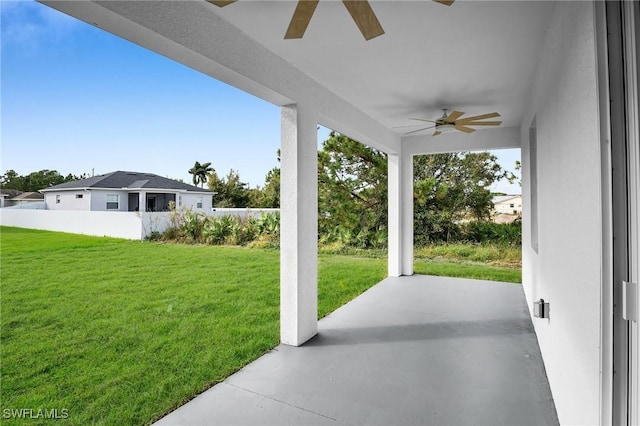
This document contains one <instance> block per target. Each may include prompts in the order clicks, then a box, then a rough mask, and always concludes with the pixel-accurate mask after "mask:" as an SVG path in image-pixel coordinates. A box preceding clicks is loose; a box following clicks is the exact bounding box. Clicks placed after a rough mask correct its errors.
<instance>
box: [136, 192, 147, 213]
mask: <svg viewBox="0 0 640 426" xmlns="http://www.w3.org/2000/svg"><path fill="white" fill-rule="evenodd" d="M138 211H139V212H146V211H147V193H146V192H143V191H140V192H139V193H138Z"/></svg>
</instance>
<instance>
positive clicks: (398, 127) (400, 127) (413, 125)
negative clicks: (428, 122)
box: [392, 124, 423, 129]
mask: <svg viewBox="0 0 640 426" xmlns="http://www.w3.org/2000/svg"><path fill="white" fill-rule="evenodd" d="M417 126H423V124H409V125H408V126H393V127H392V129H404V128H407V127H417Z"/></svg>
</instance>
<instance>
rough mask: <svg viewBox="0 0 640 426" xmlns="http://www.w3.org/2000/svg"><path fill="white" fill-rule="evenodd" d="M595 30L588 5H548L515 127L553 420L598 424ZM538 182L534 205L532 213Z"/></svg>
mask: <svg viewBox="0 0 640 426" xmlns="http://www.w3.org/2000/svg"><path fill="white" fill-rule="evenodd" d="M594 27H595V15H594V5H593V4H592V3H590V2H557V3H556V4H555V10H554V14H553V17H552V20H551V22H550V24H549V30H548V33H547V38H546V41H545V47H544V50H543V54H542V56H541V58H540V62H539V68H538V70H537V75H536V80H535V83H534V87H533V90H532V96H531V101H530V104H529V106H528V110H527V111H528V113H527V115H526V116H525V120H524V122H523V126H522V129H521V138H522V162H523V209H524V213H523V244H522V246H523V247H522V249H523V254H522V256H523V287H524V291H525V294H526V297H527V301H528V304H529V308H530V309H532V308H533V302H534V301H535V300H538V299H540V298H544V300H545V301H546V302H549V303H550V318H549V319H539V318H534V319H533V323H534V326H535V329H536V333H537V336H538V340H539V343H540V349H541V352H542V355H543V358H544V361H545V366H546V371H547V376H548V378H549V383H550V385H551V390H552V393H553V397H554V401H555V404H556V408H557V412H558V418H559V420H560V423H561V424H572V425H576V424H599V422H600V405H601V403H600V395H599V393H600V357H601V349H600V322H601V318H600V314H599V313H600V309H601V307H600V304H601V285H602V284H601V268H602V261H603V260H602V253H601V247H602V239H603V236H602V204H601V203H602V200H601V168H600V167H601V163H600V140H599V124H598V123H599V121H598V96H597V93H598V90H597V66H596V41H595V40H596V38H595V28H594ZM533 123H535V128H536V133H537V137H536V140H537V142H536V144H537V174H535V175H534V174H533V172H532V170H531V165H532V161H531V160H532V158H531V145H532V144H531V143H530V142H531V141H530V140H529V135H530V126H531V125H532V124H533ZM536 181H537V204H538V208H537V211H535V209H532V201H533V200H534V199H535V194H534V191H535V189H536V185H535V182H536ZM559 205H570V206H572V209H571V211H570V212H566V211H564V209H559V208H558V206H559ZM536 219H537V226H538V232H537V251H536V250H535V249H534V247H533V246H534V245H535V244H534V243H535V241H536V238H535V227H534V226H532V225H533V223H534V222H535V220H536ZM532 316H533V314H532Z"/></svg>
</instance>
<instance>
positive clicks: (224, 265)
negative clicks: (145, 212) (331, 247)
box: [0, 227, 520, 425]
mask: <svg viewBox="0 0 640 426" xmlns="http://www.w3.org/2000/svg"><path fill="white" fill-rule="evenodd" d="M438 250H440V251H438ZM438 250H436V251H435V252H432V251H430V252H429V253H426V252H424V251H421V252H418V253H417V255H418V256H417V257H420V255H423V256H422V257H423V258H422V259H420V258H418V259H417V260H416V265H415V270H416V273H428V274H433V275H448V276H461V277H467V278H480V279H493V280H502V281H513V282H519V281H520V276H519V269H511V268H503V267H502V268H501V267H494V266H485V265H480V264H476V263H472V262H470V261H468V259H467V260H465V259H457V260H455V261H453V260H451V258H450V256H449V255H443V253H442V252H441V251H442V250H443V249H438ZM448 250H449V249H448ZM449 251H451V250H449ZM454 251H456V252H463V251H464V250H463V249H461V248H456V249H455V250H454ZM473 256H477V254H475V255H473ZM483 256H485V254H483ZM495 256H498V257H499V256H504V254H496V255H495ZM514 256H515V255H514ZM429 257H432V258H431V259H430V258H429ZM443 257H444V258H446V260H443V259H441V258H443ZM468 257H469V256H467V258H468ZM463 261H464V262H463ZM489 261H490V260H489ZM385 276H386V260H385V259H382V258H379V257H378V258H376V257H363V256H360V257H358V256H346V255H336V254H321V255H320V265H319V288H318V311H319V316H320V317H322V316H324V315H326V314H328V313H329V312H331V311H333V310H335V309H336V308H338V307H340V306H341V305H343V304H344V303H346V302H348V301H349V300H351V299H353V298H354V297H355V296H357V295H358V294H360V293H361V292H363V291H364V290H366V289H367V288H369V287H370V286H372V285H373V284H375V283H377V282H379V281H380V280H381V279H382V278H384V277H385ZM278 281H279V253H278V252H277V251H275V250H262V249H248V248H241V247H221V246H204V245H201V246H198V245H179V244H161V243H150V242H135V241H125V240H119V239H113V238H96V237H88V236H81V235H73V234H63V233H54V232H45V231H35V230H27V229H20V228H7V227H1V228H0V283H1V286H2V287H1V317H0V325H1V329H0V339H1V341H0V356H1V360H0V361H1V371H2V378H1V390H0V416H2V423H3V424H22V423H23V420H15V419H14V420H11V419H6V418H5V415H4V414H5V410H7V409H9V410H10V409H22V408H26V409H32V410H34V411H33V413H34V414H36V413H37V410H38V409H47V410H52V409H57V410H58V412H59V413H60V412H63V411H62V410H63V409H64V410H65V411H64V412H66V413H68V416H69V418H68V419H66V420H60V421H62V422H63V423H65V424H82V425H84V424H89V423H95V424H118V425H120V424H145V423H150V422H152V421H153V420H155V419H157V418H159V417H160V416H162V415H163V414H164V413H166V412H168V411H171V410H172V409H174V408H176V407H178V406H180V405H182V404H183V403H184V402H186V401H188V400H189V399H191V398H193V397H194V396H195V395H197V394H198V393H200V392H201V391H203V390H205V389H207V388H209V387H210V386H212V385H214V384H215V383H217V382H219V381H221V380H223V379H224V378H225V377H227V376H228V375H229V374H231V373H233V372H234V371H236V370H238V369H239V368H241V367H242V366H244V365H246V364H247V363H249V362H250V361H252V360H254V359H256V358H257V357H259V356H260V355H261V354H263V353H265V352H266V351H268V350H269V349H271V348H273V347H274V346H275V345H277V344H278V332H279V323H278V318H279V288H278ZM41 422H42V420H41Z"/></svg>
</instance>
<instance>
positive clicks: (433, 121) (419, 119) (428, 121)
mask: <svg viewBox="0 0 640 426" xmlns="http://www.w3.org/2000/svg"><path fill="white" fill-rule="evenodd" d="M409 120H418V121H426V122H427V123H437V121H436V120H427V119H426V118H410V119H409Z"/></svg>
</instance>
